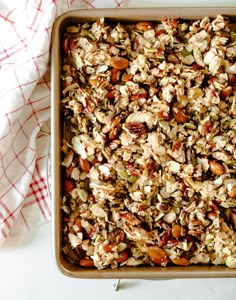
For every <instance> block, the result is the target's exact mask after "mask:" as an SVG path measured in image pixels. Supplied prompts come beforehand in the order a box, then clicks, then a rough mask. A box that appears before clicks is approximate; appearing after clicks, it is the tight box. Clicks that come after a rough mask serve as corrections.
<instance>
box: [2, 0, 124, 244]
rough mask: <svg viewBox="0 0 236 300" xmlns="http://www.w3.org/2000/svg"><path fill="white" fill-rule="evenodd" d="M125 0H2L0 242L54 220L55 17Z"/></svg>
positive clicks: (120, 3) (113, 5) (121, 2)
mask: <svg viewBox="0 0 236 300" xmlns="http://www.w3.org/2000/svg"><path fill="white" fill-rule="evenodd" d="M124 4H125V1H121V0H104V1H98V0H97V1H96V0H79V1H75V0H21V1H19V0H0V246H1V245H2V244H3V242H4V241H5V240H6V239H7V238H8V237H11V236H14V235H16V234H22V235H23V234H24V233H26V231H27V230H31V229H33V228H35V227H36V226H38V225H40V224H43V223H45V222H48V221H49V220H50V219H51V213H52V212H51V201H50V197H49V193H48V188H47V159H48V151H49V149H50V148H49V147H50V126H49V125H48V124H49V123H50V122H49V119H50V75H49V74H50V63H49V61H50V43H51V31H52V26H53V22H54V20H55V19H56V17H57V16H59V15H60V14H62V13H63V12H66V11H68V10H72V9H81V8H83V9H84V8H91V9H92V8H98V7H110V8H115V7H117V8H119V7H122V6H124Z"/></svg>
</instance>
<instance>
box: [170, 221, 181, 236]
mask: <svg viewBox="0 0 236 300" xmlns="http://www.w3.org/2000/svg"><path fill="white" fill-rule="evenodd" d="M171 234H172V236H173V237H174V238H175V239H178V238H180V237H181V226H180V225H178V224H174V225H173V226H172V229H171Z"/></svg>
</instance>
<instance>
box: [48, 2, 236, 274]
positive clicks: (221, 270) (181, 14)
mask: <svg viewBox="0 0 236 300" xmlns="http://www.w3.org/2000/svg"><path fill="white" fill-rule="evenodd" d="M219 14H220V15H224V16H228V17H229V18H230V20H231V22H232V23H236V8H235V7H232V8H223V7H219V8H162V7H161V8H139V9H136V8H135V9H131V8H130V9H94V10H77V11H71V12H68V13H65V14H63V15H61V16H60V17H59V18H58V19H57V20H56V21H55V23H54V26H53V33H52V49H51V91H52V98H51V99H52V100H51V122H52V124H51V125H52V126H51V128H52V132H51V135H52V140H51V141H52V150H51V153H52V155H51V157H52V204H53V244H54V245H53V246H54V255H55V260H56V263H57V266H58V268H59V269H60V271H61V272H62V273H64V274H65V275H67V276H71V277H77V278H194V277H195V278H206V277H212V278H213V277H236V269H230V268H227V267H225V266H223V265H221V266H212V265H211V266H209V265H190V266H185V267H183V266H167V267H159V266H156V267H143V266H142V267H127V266H124V267H120V268H115V269H111V268H106V269H103V270H97V269H94V268H91V269H88V268H83V267H80V266H78V265H75V264H71V263H70V262H69V261H68V260H67V259H66V258H65V256H64V255H63V253H62V238H63V237H62V212H61V206H62V181H63V176H62V167H61V160H62V154H61V145H62V138H63V128H64V127H63V118H62V114H61V91H62V87H61V78H60V76H61V68H62V52H63V50H62V40H63V34H64V32H65V29H66V27H67V26H69V25H71V24H74V23H81V24H82V23H85V22H94V21H97V20H98V19H99V18H102V17H104V18H106V19H108V20H109V22H121V23H124V24H127V23H129V24H130V23H133V22H134V23H137V22H140V21H155V22H157V21H160V20H163V19H166V18H183V19H187V20H196V19H199V18H202V17H204V16H208V17H212V18H215V17H216V16H217V15H219Z"/></svg>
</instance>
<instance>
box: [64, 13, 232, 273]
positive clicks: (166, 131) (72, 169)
mask: <svg viewBox="0 0 236 300" xmlns="http://www.w3.org/2000/svg"><path fill="white" fill-rule="evenodd" d="M62 46H63V47H62V48H63V67H62V73H61V86H62V91H61V94H62V98H61V103H62V111H63V114H64V119H63V120H64V128H65V130H64V136H63V143H62V153H63V161H62V166H63V167H62V168H63V176H62V177H63V201H62V211H63V252H64V254H65V255H66V257H67V258H68V260H69V261H70V262H72V263H74V264H78V265H80V266H82V267H93V266H95V267H96V268H98V269H104V268H107V267H111V268H116V267H121V266H138V265H150V266H155V265H158V266H166V265H180V266H187V265H189V264H198V263H200V264H214V265H220V264H226V265H227V266H228V267H231V268H235V267H236V242H235V241H236V233H235V229H236V148H235V144H236V61H235V59H236V33H235V32H234V31H233V29H232V27H231V24H230V22H229V20H228V19H227V18H225V17H223V16H220V15H219V16H217V17H216V18H215V19H212V20H211V19H210V18H208V17H204V18H203V19H201V20H196V21H191V22H190V21H184V20H181V19H166V20H163V21H162V22H160V23H155V22H139V23H137V24H133V25H132V24H131V25H121V24H106V23H105V20H104V19H101V20H98V21H97V22H94V23H91V24H89V23H86V24H75V25H72V26H68V27H67V29H66V32H65V34H64V40H63V45H62Z"/></svg>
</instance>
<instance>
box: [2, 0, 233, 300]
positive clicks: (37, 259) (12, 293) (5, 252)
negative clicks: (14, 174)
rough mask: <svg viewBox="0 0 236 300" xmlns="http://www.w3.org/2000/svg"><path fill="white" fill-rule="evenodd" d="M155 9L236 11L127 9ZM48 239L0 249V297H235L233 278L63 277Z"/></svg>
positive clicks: (44, 232)
mask: <svg viewBox="0 0 236 300" xmlns="http://www.w3.org/2000/svg"><path fill="white" fill-rule="evenodd" d="M190 3H191V4H190ZM157 5H159V6H184V5H186V6H198V7H199V6H203V5H204V6H235V13H236V0H225V1H220V0H218V1H217V0H215V1H214V0H209V1H205V0H198V1H191V2H190V0H186V1H178V0H175V1H174V0H170V1H168V0H166V1H164V0H163V1H154V0H147V1H144V0H136V1H134V0H131V1H129V5H128V6H133V7H142V6H147V7H148V6H149V7H150V6H157ZM102 7H104V2H103V5H102ZM51 240H52V237H51V224H50V223H49V224H46V225H44V226H42V227H41V228H39V229H38V230H37V231H35V232H32V233H29V234H28V235H26V236H25V237H24V239H22V237H21V238H19V237H18V238H14V239H11V240H10V241H8V242H7V243H5V244H4V246H3V247H2V248H0V299H3V300H16V299H17V300H32V299H34V300H41V299H42V300H47V299H57V300H65V299H86V300H94V299H109V300H110V299H112V300H113V299H114V300H115V299H119V300H120V299H128V297H129V300H133V299H135V300H139V299H140V300H141V299H142V300H143V299H144V298H146V299H164V300H175V299H176V300H179V299H181V300H189V299H191V300H199V299H201V300H205V299H207V300H223V299H224V300H233V299H236V279H173V280H165V281H149V280H122V281H121V285H120V290H119V291H118V292H114V291H113V288H112V287H113V284H114V283H115V280H89V279H88V280H82V279H73V278H68V277H65V276H64V275H62V274H61V273H60V272H59V271H58V269H57V267H56V265H55V263H54V260H53V254H52V242H51Z"/></svg>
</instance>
